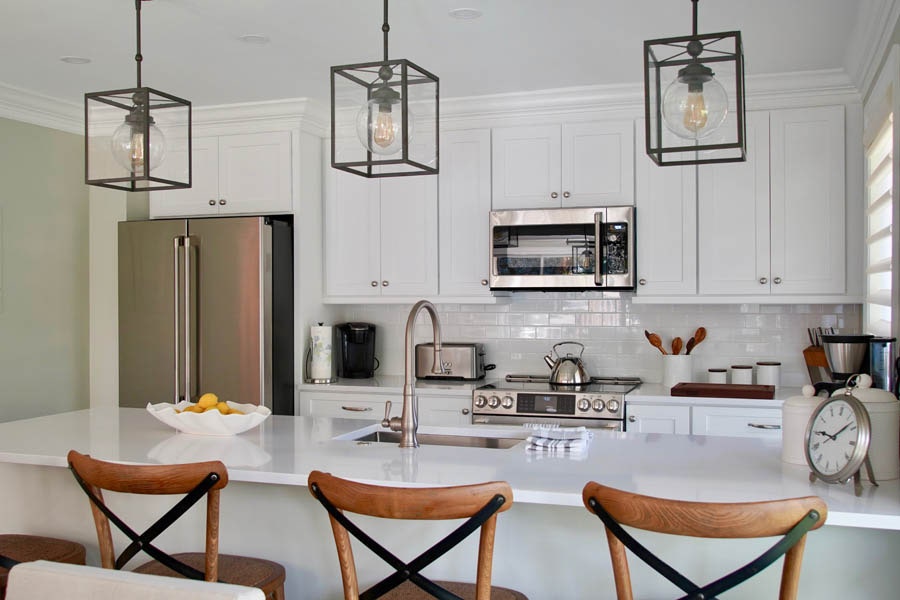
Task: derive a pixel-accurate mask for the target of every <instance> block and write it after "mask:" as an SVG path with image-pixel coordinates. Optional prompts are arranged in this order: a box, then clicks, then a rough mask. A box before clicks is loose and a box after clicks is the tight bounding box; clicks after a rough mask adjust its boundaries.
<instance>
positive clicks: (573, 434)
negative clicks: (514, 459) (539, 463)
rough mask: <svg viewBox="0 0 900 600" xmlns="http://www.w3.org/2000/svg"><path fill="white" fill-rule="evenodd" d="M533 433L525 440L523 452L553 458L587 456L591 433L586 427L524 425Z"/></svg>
mask: <svg viewBox="0 0 900 600" xmlns="http://www.w3.org/2000/svg"><path fill="white" fill-rule="evenodd" d="M525 427H526V428H528V429H531V430H532V431H533V433H532V434H531V435H530V436H528V438H526V440H525V441H526V442H527V444H526V445H525V451H526V452H530V453H541V454H546V455H554V456H567V457H571V458H580V457H583V456H586V455H587V450H588V445H589V444H590V442H591V439H592V438H593V433H592V432H591V431H590V430H588V429H587V428H586V427H560V426H559V425H543V424H532V423H529V424H526V425H525Z"/></svg>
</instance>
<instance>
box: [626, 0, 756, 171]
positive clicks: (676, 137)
mask: <svg viewBox="0 0 900 600" xmlns="http://www.w3.org/2000/svg"><path fill="white" fill-rule="evenodd" d="M698 2H699V0H691V4H692V8H693V33H692V34H691V35H689V36H683V37H676V38H664V39H657V40H648V41H645V42H644V117H645V118H644V123H645V128H646V131H645V134H646V148H647V154H648V155H649V156H650V158H652V159H653V161H654V162H655V163H656V164H658V165H660V166H666V165H690V164H706V163H719V162H741V161H745V160H746V159H747V150H746V132H745V117H744V53H743V47H742V45H741V32H739V31H729V32H725V33H707V34H702V35H701V34H698V33H697V4H698ZM726 87H727V89H728V90H730V91H727V90H726ZM729 96H730V97H729Z"/></svg>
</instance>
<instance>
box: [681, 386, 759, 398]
mask: <svg viewBox="0 0 900 600" xmlns="http://www.w3.org/2000/svg"><path fill="white" fill-rule="evenodd" d="M671 393H672V395H673V396H693V397H698V398H757V399H760V400H771V399H772V398H774V397H775V386H774V385H742V384H739V383H687V382H682V383H676V384H675V385H674V386H673V387H672V390H671Z"/></svg>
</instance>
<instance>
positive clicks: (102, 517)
mask: <svg viewBox="0 0 900 600" xmlns="http://www.w3.org/2000/svg"><path fill="white" fill-rule="evenodd" d="M68 460H69V468H70V469H71V470H72V474H73V475H74V476H75V480H76V481H77V482H78V483H79V485H81V487H82V489H83V490H84V491H85V493H86V494H87V496H88V498H89V499H90V502H91V512H92V513H93V515H94V524H95V525H96V527H97V539H98V540H99V543H100V561H101V565H102V566H103V567H104V568H107V569H121V568H122V567H124V566H125V565H126V564H127V563H128V562H129V561H130V560H131V559H132V558H133V557H134V556H135V555H136V554H137V553H138V552H146V553H147V554H148V555H150V557H151V558H153V559H155V560H153V561H151V562H148V563H145V564H143V565H140V566H139V567H137V568H136V569H134V570H135V571H136V572H139V573H148V574H151V575H168V576H172V577H187V578H190V579H199V580H206V581H220V582H224V583H232V584H236V585H244V586H247V587H255V588H259V589H261V590H262V591H263V592H264V593H265V594H266V598H272V599H273V600H283V599H284V577H285V573H284V567H282V566H281V565H280V564H278V563H275V562H272V561H270V560H264V559H261V558H250V557H246V556H235V555H230V554H219V492H220V491H221V489H222V488H224V487H225V486H226V485H227V484H228V471H227V470H226V468H225V465H224V464H222V463H221V462H219V461H210V462H202V463H191V464H181V465H159V466H157V465H123V464H118V463H110V462H105V461H101V460H97V459H94V458H91V457H90V456H87V455H84V454H79V453H78V452H76V451H74V450H71V451H69V456H68ZM102 490H109V491H113V492H121V493H127V494H185V496H184V498H182V499H181V500H180V501H179V502H178V503H177V504H175V506H173V507H172V508H171V509H170V510H169V511H168V512H166V514H164V515H163V516H162V517H160V518H159V519H158V520H157V521H156V522H155V523H154V524H153V525H151V526H150V528H149V529H147V531H145V532H144V533H141V534H138V533H136V532H135V531H133V530H132V529H131V528H130V527H129V526H128V525H127V524H125V522H124V521H122V520H121V519H120V518H119V517H117V516H116V515H115V513H113V512H112V511H111V510H110V509H109V508H108V507H107V506H106V504H105V503H104V501H103V493H102ZM204 496H206V551H205V552H190V553H181V554H172V555H170V554H167V553H165V552H163V551H162V550H160V549H159V548H157V547H156V546H155V545H154V544H153V540H154V539H155V538H156V537H157V536H159V534H161V533H162V532H163V531H164V530H165V529H166V528H167V527H169V526H170V525H171V524H172V523H174V522H175V521H176V520H177V519H178V517H180V516H181V515H183V514H184V513H185V511H187V510H188V509H189V508H190V507H191V506H193V505H194V504H195V503H196V502H197V501H199V500H200V499H201V498H203V497H204ZM110 521H112V523H113V524H114V525H115V526H116V527H118V528H119V529H120V530H121V531H122V532H123V533H124V534H125V535H126V536H128V538H129V539H130V540H131V544H130V545H129V546H128V547H127V548H125V550H123V551H122V553H121V554H120V555H119V556H118V558H117V557H116V554H115V548H114V547H113V541H112V532H111V530H110V526H109V524H110Z"/></svg>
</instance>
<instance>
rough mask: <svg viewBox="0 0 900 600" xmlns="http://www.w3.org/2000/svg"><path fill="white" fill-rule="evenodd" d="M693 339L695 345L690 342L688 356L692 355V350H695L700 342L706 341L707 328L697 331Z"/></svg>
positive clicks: (699, 328) (700, 328)
mask: <svg viewBox="0 0 900 600" xmlns="http://www.w3.org/2000/svg"><path fill="white" fill-rule="evenodd" d="M691 339H692V340H694V343H693V345H691V342H690V340H688V348H687V353H688V354H690V353H691V350H693V349H694V348H696V347H697V344H699V343H700V342H702V341H703V340H705V339H706V328H705V327H698V328H697V331H695V332H694V337H692V338H691Z"/></svg>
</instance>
